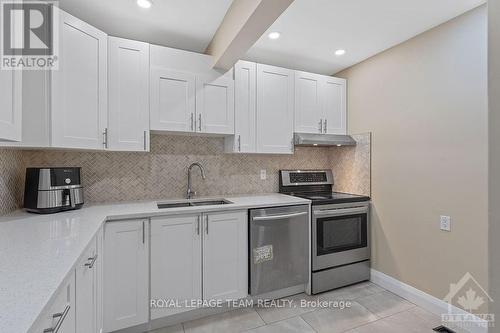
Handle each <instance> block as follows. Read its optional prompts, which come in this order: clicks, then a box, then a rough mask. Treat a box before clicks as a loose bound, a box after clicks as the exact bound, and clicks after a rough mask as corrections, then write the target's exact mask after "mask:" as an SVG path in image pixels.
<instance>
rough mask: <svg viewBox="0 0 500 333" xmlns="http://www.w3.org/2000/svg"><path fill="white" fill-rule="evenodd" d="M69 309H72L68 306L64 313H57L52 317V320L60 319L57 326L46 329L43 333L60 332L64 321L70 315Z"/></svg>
mask: <svg viewBox="0 0 500 333" xmlns="http://www.w3.org/2000/svg"><path fill="white" fill-rule="evenodd" d="M69 309H71V306H69V305H66V308H64V311H63V312H60V313H55V314H54V315H52V318H54V319H56V318H59V320H58V321H57V323H56V326H54V327H51V328H46V329H44V330H43V333H57V332H59V329H60V328H61V325H62V323H63V321H64V319H66V316H67V315H68V313H69Z"/></svg>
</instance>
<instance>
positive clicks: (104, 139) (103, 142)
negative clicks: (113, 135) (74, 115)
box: [102, 128, 108, 149]
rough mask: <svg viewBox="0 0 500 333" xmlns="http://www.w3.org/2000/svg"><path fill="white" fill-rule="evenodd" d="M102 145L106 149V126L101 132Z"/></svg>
mask: <svg viewBox="0 0 500 333" xmlns="http://www.w3.org/2000/svg"><path fill="white" fill-rule="evenodd" d="M102 145H103V146H104V148H106V149H108V128H105V129H104V131H103V132H102Z"/></svg>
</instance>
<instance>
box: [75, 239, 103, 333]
mask: <svg viewBox="0 0 500 333" xmlns="http://www.w3.org/2000/svg"><path fill="white" fill-rule="evenodd" d="M97 259H98V253H97V244H96V240H95V239H94V240H93V241H92V242H91V244H90V245H89V247H88V248H87V249H86V250H85V252H84V254H83V256H82V258H81V259H80V261H79V262H78V263H77V266H76V269H75V276H76V282H75V285H76V293H75V294H76V297H75V299H76V304H75V311H76V332H77V333H98V332H99V330H100V328H99V327H98V322H97V285H98V274H97Z"/></svg>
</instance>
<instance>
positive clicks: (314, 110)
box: [295, 71, 347, 134]
mask: <svg viewBox="0 0 500 333" xmlns="http://www.w3.org/2000/svg"><path fill="white" fill-rule="evenodd" d="M346 118H347V109H346V80H344V79H339V78H336V77H332V76H325V75H319V74H312V73H306V72H299V71H296V72H295V132H298V133H323V134H346V132H347V126H346Z"/></svg>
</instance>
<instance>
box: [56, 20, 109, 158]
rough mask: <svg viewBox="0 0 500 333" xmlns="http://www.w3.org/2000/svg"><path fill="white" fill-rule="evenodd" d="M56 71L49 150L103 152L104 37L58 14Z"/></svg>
mask: <svg viewBox="0 0 500 333" xmlns="http://www.w3.org/2000/svg"><path fill="white" fill-rule="evenodd" d="M59 15H60V23H59V25H60V26H59V29H60V32H59V52H60V57H59V69H58V70H54V71H52V115H51V118H52V128H51V129H52V146H54V147H62V148H81V149H103V147H104V146H103V144H104V140H103V132H104V129H105V128H106V126H107V124H106V123H107V35H106V34H105V33H104V32H102V31H100V30H98V29H96V28H94V27H92V26H91V25H89V24H87V23H85V22H83V21H81V20H79V19H77V18H75V17H73V16H71V15H69V14H67V13H65V12H64V11H62V10H61V11H60V14H59Z"/></svg>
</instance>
